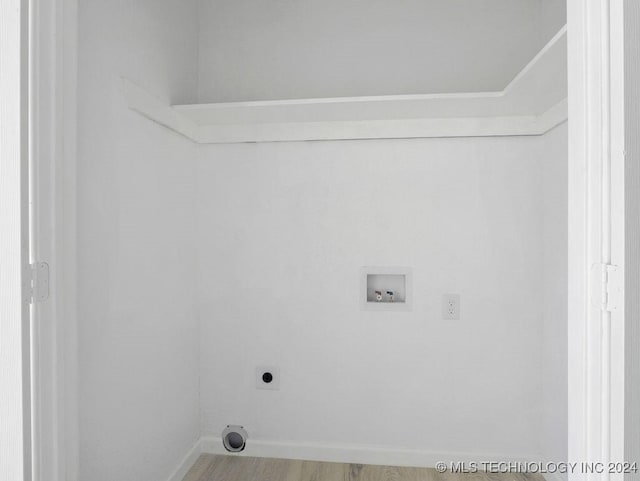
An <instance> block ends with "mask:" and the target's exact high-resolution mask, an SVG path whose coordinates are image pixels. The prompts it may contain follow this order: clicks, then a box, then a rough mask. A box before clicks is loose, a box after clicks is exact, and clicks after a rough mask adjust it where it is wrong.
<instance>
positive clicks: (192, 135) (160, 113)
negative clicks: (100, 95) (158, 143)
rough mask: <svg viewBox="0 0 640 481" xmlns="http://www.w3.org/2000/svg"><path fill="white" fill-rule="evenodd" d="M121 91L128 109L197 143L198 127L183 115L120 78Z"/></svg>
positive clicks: (166, 103)
mask: <svg viewBox="0 0 640 481" xmlns="http://www.w3.org/2000/svg"><path fill="white" fill-rule="evenodd" d="M122 89H123V92H124V95H125V99H126V100H127V103H128V105H129V108H130V109H132V110H135V111H136V112H138V113H140V114H142V115H144V116H145V117H147V118H148V119H150V120H153V121H154V122H157V123H159V124H160V125H163V126H165V127H167V128H168V129H171V130H173V131H174V132H177V133H179V134H182V135H184V136H185V137H187V138H188V139H190V140H193V141H197V138H198V126H197V125H196V124H195V123H194V122H192V121H191V120H190V119H189V118H187V117H186V116H185V115H182V114H181V113H180V112H176V110H175V109H173V108H171V107H170V106H169V103H168V102H163V101H162V100H160V99H159V98H157V97H155V96H154V95H152V94H151V93H149V92H147V91H146V90H144V89H143V88H142V87H140V86H138V85H136V84H134V83H133V82H131V81H130V80H128V79H126V78H122Z"/></svg>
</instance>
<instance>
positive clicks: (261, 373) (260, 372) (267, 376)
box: [256, 366, 280, 391]
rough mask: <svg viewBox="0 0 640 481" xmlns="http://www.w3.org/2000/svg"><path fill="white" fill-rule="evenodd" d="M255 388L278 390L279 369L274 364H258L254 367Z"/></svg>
mask: <svg viewBox="0 0 640 481" xmlns="http://www.w3.org/2000/svg"><path fill="white" fill-rule="evenodd" d="M256 388H257V389H268V390H271V391H279V390H280V369H278V368H277V367H276V366H258V367H257V368H256Z"/></svg>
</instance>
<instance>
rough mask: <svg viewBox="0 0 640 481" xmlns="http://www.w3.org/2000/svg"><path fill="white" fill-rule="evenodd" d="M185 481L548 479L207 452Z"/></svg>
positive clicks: (538, 480)
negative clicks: (224, 454)
mask: <svg viewBox="0 0 640 481" xmlns="http://www.w3.org/2000/svg"><path fill="white" fill-rule="evenodd" d="M183 481H544V478H543V477H542V476H540V475H524V474H487V473H474V474H452V473H444V474H440V473H438V472H436V470H435V469H431V468H399V467H393V466H370V465H362V464H342V463H322V462H317V461H297V460H290V459H270V458H250V457H240V456H218V455H214V454H203V455H202V456H200V458H199V459H198V461H196V463H195V464H194V465H193V467H192V468H191V470H190V471H189V472H188V473H187V475H186V476H185V478H184V480H183Z"/></svg>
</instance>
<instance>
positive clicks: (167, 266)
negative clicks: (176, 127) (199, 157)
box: [77, 0, 199, 481]
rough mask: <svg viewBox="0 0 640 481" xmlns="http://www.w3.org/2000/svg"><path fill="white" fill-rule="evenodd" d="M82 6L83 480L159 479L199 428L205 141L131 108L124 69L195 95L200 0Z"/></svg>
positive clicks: (163, 93)
mask: <svg viewBox="0 0 640 481" xmlns="http://www.w3.org/2000/svg"><path fill="white" fill-rule="evenodd" d="M79 7H80V10H79V16H80V17H79V24H80V30H79V82H78V83H79V93H78V95H79V97H78V105H79V112H78V115H79V120H78V139H79V145H78V199H77V200H78V206H77V207H78V246H79V250H78V278H79V286H78V288H79V292H78V303H79V305H78V314H79V315H78V320H79V321H78V324H79V346H80V352H79V384H80V386H79V392H80V474H79V479H82V480H87V481H162V480H166V479H167V478H168V476H169V475H170V473H171V471H172V470H173V469H174V468H175V467H176V466H177V465H178V463H179V461H180V460H181V458H182V457H183V456H184V454H185V453H186V452H187V450H188V449H189V448H190V447H191V445H192V444H193V443H194V441H195V440H196V439H197V438H198V437H199V425H198V421H199V415H198V411H199V404H198V341H197V338H198V328H197V319H196V314H195V297H194V280H193V279H194V274H193V273H194V271H195V256H194V254H193V251H194V229H195V216H194V173H195V172H194V163H193V158H194V156H195V147H194V146H193V145H192V144H191V143H190V142H189V141H188V140H186V139H184V138H182V137H180V136H178V135H176V134H173V133H171V132H169V131H167V130H166V129H164V128H162V127H160V126H159V125H157V124H155V123H153V122H150V121H148V120H147V119H145V118H142V117H141V116H139V115H137V114H135V113H134V112H131V111H129V110H128V109H127V106H126V104H125V102H124V98H123V95H122V92H121V89H120V79H119V77H120V76H121V75H123V76H126V77H128V78H130V79H132V80H133V81H134V82H137V83H139V84H140V85H142V86H144V87H145V88H147V89H149V90H150V91H152V92H155V93H156V94H157V95H158V96H160V97H163V98H168V99H171V100H172V101H189V100H190V99H192V94H193V92H194V91H195V78H196V51H197V38H196V33H195V31H194V25H195V24H196V6H195V3H194V2H190V1H184V0H162V1H159V0H136V1H133V0H118V1H109V2H105V1H102V0H81V1H80V5H79Z"/></svg>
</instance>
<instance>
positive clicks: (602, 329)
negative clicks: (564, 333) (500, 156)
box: [567, 0, 625, 480]
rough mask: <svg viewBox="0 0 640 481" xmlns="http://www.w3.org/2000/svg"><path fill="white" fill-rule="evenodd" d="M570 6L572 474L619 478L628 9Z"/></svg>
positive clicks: (614, 4)
mask: <svg viewBox="0 0 640 481" xmlns="http://www.w3.org/2000/svg"><path fill="white" fill-rule="evenodd" d="M567 4H568V12H567V23H568V31H569V35H568V79H569V98H568V105H569V207H568V208H569V211H568V219H569V225H568V260H569V262H568V282H569V285H568V339H569V342H568V435H569V439H568V457H569V461H570V462H575V463H578V467H577V469H576V470H575V472H573V473H570V475H569V476H570V478H571V479H576V480H577V479H596V478H598V479H605V480H608V479H614V478H615V479H622V478H623V474H622V473H610V472H608V463H610V462H621V461H624V423H625V419H624V404H625V403H624V400H625V397H624V396H625V393H624V371H625V367H624V366H625V363H624V360H625V352H624V347H625V345H624V331H625V329H624V326H625V312H624V305H625V303H624V295H625V293H624V267H625V258H624V254H625V251H624V246H625V226H624V213H625V197H624V187H625V185H624V184H625V182H624V180H625V179H624V168H625V165H624V164H625V158H624V140H625V129H624V128H625V126H624V110H625V109H624V8H623V1H622V0H589V1H584V0H568V2H567ZM606 266H614V267H613V268H611V269H610V270H609V274H608V282H609V284H607V283H605V282H604V281H603V273H606V272H607V268H606ZM605 275H606V274H605ZM607 287H609V289H610V292H609V294H606V292H607V291H606V290H607ZM614 289H615V292H614ZM605 296H606V299H603V298H604V297H605ZM605 304H609V305H608V306H607V305H605ZM582 463H602V465H601V467H603V468H605V469H603V470H602V472H598V471H600V469H597V466H596V469H595V472H589V471H590V470H589V469H586V468H584V467H583V465H582Z"/></svg>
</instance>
